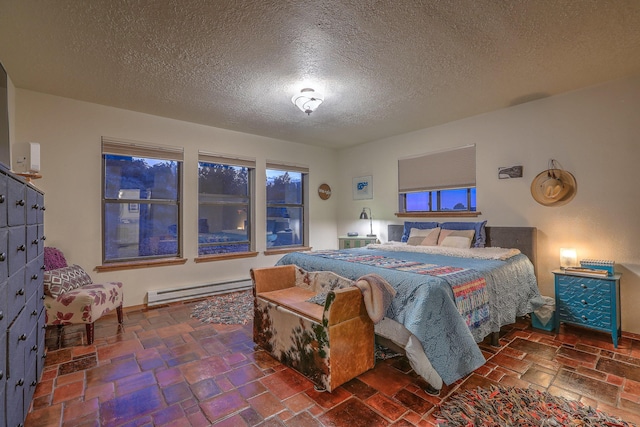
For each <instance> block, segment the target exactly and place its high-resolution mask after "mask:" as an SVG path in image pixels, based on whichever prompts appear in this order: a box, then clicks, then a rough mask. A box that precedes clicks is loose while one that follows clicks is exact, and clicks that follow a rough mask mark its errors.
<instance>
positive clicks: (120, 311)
mask: <svg viewBox="0 0 640 427" xmlns="http://www.w3.org/2000/svg"><path fill="white" fill-rule="evenodd" d="M116 314H117V315H118V323H122V322H123V319H124V318H123V315H122V305H119V306H118V307H117V308H116Z"/></svg>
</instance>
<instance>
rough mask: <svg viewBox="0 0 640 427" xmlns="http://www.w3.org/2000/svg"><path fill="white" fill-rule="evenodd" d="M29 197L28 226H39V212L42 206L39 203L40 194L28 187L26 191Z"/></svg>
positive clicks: (27, 208) (27, 207) (27, 209)
mask: <svg viewBox="0 0 640 427" xmlns="http://www.w3.org/2000/svg"><path fill="white" fill-rule="evenodd" d="M26 193H27V194H26V196H27V205H26V206H25V208H26V214H27V224H37V223H38V212H39V211H40V204H39V201H38V194H39V193H38V192H37V191H36V190H35V189H34V188H32V187H29V186H27V191H26Z"/></svg>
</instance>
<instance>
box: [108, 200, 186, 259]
mask: <svg viewBox="0 0 640 427" xmlns="http://www.w3.org/2000/svg"><path fill="white" fill-rule="evenodd" d="M177 232H178V206H177V205H173V204H158V203H156V204H154V203H118V202H106V203H105V222H104V233H105V238H104V241H105V260H106V261H115V260H126V259H131V258H140V257H155V256H177V255H178V240H177V238H178V236H177Z"/></svg>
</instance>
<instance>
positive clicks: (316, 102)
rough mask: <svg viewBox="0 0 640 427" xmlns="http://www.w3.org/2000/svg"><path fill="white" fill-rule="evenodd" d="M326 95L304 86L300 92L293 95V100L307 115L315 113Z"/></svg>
mask: <svg viewBox="0 0 640 427" xmlns="http://www.w3.org/2000/svg"><path fill="white" fill-rule="evenodd" d="M323 100H324V97H323V96H322V94H319V93H318V92H316V91H315V90H313V89H311V88H304V89H302V90H301V91H300V93H298V94H296V95H293V98H291V102H293V104H294V105H295V106H296V107H298V108H299V109H300V110H301V111H302V112H303V113H307V115H309V114H311V113H313V112H314V111H315V110H316V108H318V106H320V104H322V101H323Z"/></svg>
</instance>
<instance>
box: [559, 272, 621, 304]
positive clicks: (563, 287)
mask: <svg viewBox="0 0 640 427" xmlns="http://www.w3.org/2000/svg"><path fill="white" fill-rule="evenodd" d="M563 279H565V278H564V277H562V278H561V279H560V280H559V281H558V288H557V297H558V298H559V299H560V301H562V302H564V303H565V304H567V305H573V306H576V307H584V308H590V309H593V310H601V311H609V310H611V304H612V297H611V294H612V292H611V283H610V282H607V281H603V280H598V279H595V280H594V279H590V278H586V279H585V278H580V277H577V278H573V277H572V278H570V279H571V280H563ZM574 279H579V280H574Z"/></svg>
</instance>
